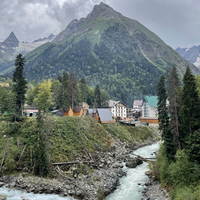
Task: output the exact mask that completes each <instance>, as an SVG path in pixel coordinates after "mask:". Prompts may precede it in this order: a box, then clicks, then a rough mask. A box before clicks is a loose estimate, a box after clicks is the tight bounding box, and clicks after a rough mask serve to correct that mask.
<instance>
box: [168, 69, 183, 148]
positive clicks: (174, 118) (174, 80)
mask: <svg viewBox="0 0 200 200" xmlns="http://www.w3.org/2000/svg"><path fill="white" fill-rule="evenodd" d="M179 91H180V80H179V78H178V73H177V70H176V67H175V65H174V66H173V68H172V71H171V73H170V74H168V98H169V114H170V117H171V120H170V128H171V133H172V135H173V142H174V145H175V148H176V149H181V143H180V127H179V124H180V107H181V105H180V102H179V96H178V93H179Z"/></svg>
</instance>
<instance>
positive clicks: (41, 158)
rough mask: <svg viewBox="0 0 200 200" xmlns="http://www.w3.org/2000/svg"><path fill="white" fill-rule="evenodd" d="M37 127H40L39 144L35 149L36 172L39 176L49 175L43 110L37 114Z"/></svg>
mask: <svg viewBox="0 0 200 200" xmlns="http://www.w3.org/2000/svg"><path fill="white" fill-rule="evenodd" d="M37 128H38V144H37V147H36V151H35V162H36V164H35V168H34V171H35V174H36V175H39V176H43V177H44V176H47V175H48V173H49V165H48V161H47V156H46V152H45V142H44V135H43V129H44V121H43V119H42V115H41V110H39V112H38V116H37Z"/></svg>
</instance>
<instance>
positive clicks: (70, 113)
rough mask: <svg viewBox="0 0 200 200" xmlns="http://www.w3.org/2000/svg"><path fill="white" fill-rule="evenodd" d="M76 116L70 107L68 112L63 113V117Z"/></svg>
mask: <svg viewBox="0 0 200 200" xmlns="http://www.w3.org/2000/svg"><path fill="white" fill-rule="evenodd" d="M73 115H74V112H73V110H72V108H71V107H69V109H68V110H66V111H65V112H63V116H65V117H66V116H73Z"/></svg>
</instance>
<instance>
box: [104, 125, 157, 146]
mask: <svg viewBox="0 0 200 200" xmlns="http://www.w3.org/2000/svg"><path fill="white" fill-rule="evenodd" d="M104 127H105V129H106V130H107V131H108V132H109V133H110V134H112V135H114V136H115V137H117V138H120V139H121V140H122V141H124V142H128V143H133V142H144V141H145V140H147V139H152V138H154V137H155V134H154V131H153V129H152V128H150V127H139V126H135V127H134V126H128V125H126V124H121V123H119V122H116V123H110V124H104Z"/></svg>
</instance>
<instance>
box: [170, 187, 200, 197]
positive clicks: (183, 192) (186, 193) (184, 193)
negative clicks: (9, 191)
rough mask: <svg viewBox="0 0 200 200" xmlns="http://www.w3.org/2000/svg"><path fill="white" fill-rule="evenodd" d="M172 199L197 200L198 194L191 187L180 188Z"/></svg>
mask: <svg viewBox="0 0 200 200" xmlns="http://www.w3.org/2000/svg"><path fill="white" fill-rule="evenodd" d="M172 200H197V196H196V194H194V192H193V191H192V189H191V188H188V187H184V188H181V189H178V190H177V191H176V193H175V195H172Z"/></svg>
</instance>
